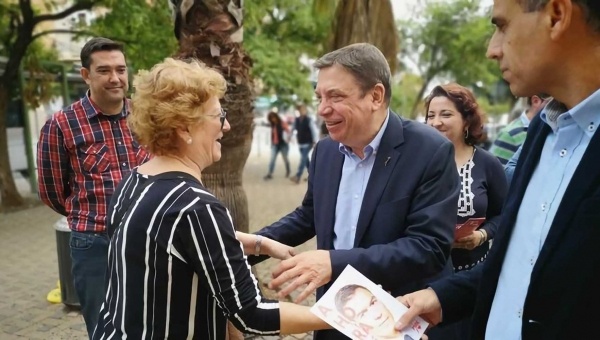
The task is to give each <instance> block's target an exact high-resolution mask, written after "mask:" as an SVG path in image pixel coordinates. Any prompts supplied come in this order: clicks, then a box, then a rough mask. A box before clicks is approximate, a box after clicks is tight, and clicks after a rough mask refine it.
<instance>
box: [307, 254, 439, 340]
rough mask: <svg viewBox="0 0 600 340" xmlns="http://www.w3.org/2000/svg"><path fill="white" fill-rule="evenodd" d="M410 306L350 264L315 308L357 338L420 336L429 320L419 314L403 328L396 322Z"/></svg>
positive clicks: (377, 339) (407, 339)
mask: <svg viewBox="0 0 600 340" xmlns="http://www.w3.org/2000/svg"><path fill="white" fill-rule="evenodd" d="M407 310H408V309H407V308H406V307H405V306H404V305H403V304H402V303H400V302H399V301H398V300H396V299H395V298H394V297H393V296H391V295H390V294H388V293H387V292H386V291H385V290H383V289H382V288H381V287H380V286H378V285H377V284H375V283H373V282H372V281H371V280H369V279H368V278H366V277H365V276H364V275H362V274H361V273H360V272H359V271H357V270H356V269H355V268H354V267H352V266H350V265H348V266H346V268H345V269H344V271H342V273H341V274H340V276H339V277H338V278H337V280H335V282H334V283H333V284H332V286H331V288H329V290H327V292H326V293H325V295H323V297H321V299H319V301H317V303H316V304H315V305H314V306H313V307H312V308H311V312H312V313H314V314H315V315H317V316H318V317H320V318H321V319H323V320H324V321H326V322H327V323H328V324H330V325H331V326H332V327H334V328H336V329H337V330H339V331H340V332H342V333H344V334H345V335H347V336H348V337H350V338H351V339H354V340H383V339H400V340H417V339H420V338H421V336H422V335H423V333H424V332H425V329H427V326H429V324H428V323H427V322H426V321H425V320H423V319H421V318H419V317H417V318H416V319H415V320H413V321H412V322H411V324H410V325H408V326H407V327H406V328H404V329H403V330H402V331H397V330H396V329H395V328H394V324H395V323H396V321H397V320H398V319H400V317H401V316H402V315H404V313H406V312H407Z"/></svg>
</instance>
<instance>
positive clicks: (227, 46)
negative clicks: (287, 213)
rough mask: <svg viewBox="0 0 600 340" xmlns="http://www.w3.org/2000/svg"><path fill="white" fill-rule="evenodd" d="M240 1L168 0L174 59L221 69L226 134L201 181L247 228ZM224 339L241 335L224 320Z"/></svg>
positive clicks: (247, 121)
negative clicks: (176, 48) (175, 47)
mask: <svg viewBox="0 0 600 340" xmlns="http://www.w3.org/2000/svg"><path fill="white" fill-rule="evenodd" d="M242 2H243V0H169V6H170V7H171V9H172V11H173V18H174V20H175V36H176V37H177V39H178V40H179V51H177V53H176V54H175V57H176V58H181V59H185V58H195V59H198V60H200V61H202V62H203V63H204V64H206V65H207V66H210V67H212V68H214V69H217V70H219V71H221V74H223V75H224V76H225V79H226V80H227V83H228V85H227V92H226V93H225V97H224V98H223V99H222V100H221V106H223V108H224V109H225V111H227V120H228V121H229V123H230V124H231V132H230V133H227V134H225V136H224V137H223V139H222V140H221V147H222V150H223V153H222V156H221V160H220V161H219V162H217V163H215V164H214V165H212V166H210V167H208V168H207V169H205V170H204V171H203V173H202V181H203V182H204V184H206V186H207V187H208V188H209V189H210V190H211V191H212V192H213V193H214V194H215V195H216V196H217V197H218V198H219V200H221V202H223V204H225V206H226V207H227V208H228V209H229V210H230V212H231V215H232V219H233V225H234V226H235V227H236V229H237V230H240V231H243V232H248V231H249V216H248V199H247V197H246V192H245V191H244V188H243V186H242V174H243V171H244V165H246V160H247V159H248V155H249V154H250V148H251V146H252V131H253V126H252V124H253V114H252V107H253V102H252V98H253V94H252V90H251V81H250V77H249V70H250V67H251V66H252V60H251V59H250V57H249V56H248V54H247V53H246V52H245V51H244V49H243V48H242V40H243V30H242V27H243V26H242V24H243V7H242ZM227 329H228V333H229V339H230V340H242V339H243V338H244V337H243V335H242V333H241V332H239V331H238V330H237V329H235V327H234V326H233V324H232V323H231V322H228V327H227Z"/></svg>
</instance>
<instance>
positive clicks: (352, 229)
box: [333, 112, 390, 249]
mask: <svg viewBox="0 0 600 340" xmlns="http://www.w3.org/2000/svg"><path fill="white" fill-rule="evenodd" d="M389 115H390V114H389V112H388V114H387V116H386V118H385V121H384V123H383V126H382V127H381V130H379V132H378V133H377V135H376V136H375V138H374V139H373V140H372V141H371V142H370V143H369V144H368V145H367V146H366V147H365V148H364V158H362V159H361V158H360V157H358V156H357V155H356V154H355V153H354V152H352V150H351V149H350V148H348V147H347V146H345V145H344V144H342V143H340V152H341V153H342V154H343V155H344V165H343V167H342V178H341V180H340V188H339V192H338V195H337V203H336V206H335V224H334V227H333V231H334V236H333V246H334V248H335V249H352V248H354V236H355V235H356V223H357V222H358V214H359V213H360V207H361V206H362V202H363V197H364V196H365V190H366V189H367V183H368V182H369V178H370V177H371V171H372V170H373V164H374V163H375V155H376V154H377V149H378V148H379V143H380V142H381V137H383V132H384V131H385V129H386V128H387V125H388V120H389V119H390V116H389ZM348 227H349V228H348ZM348 229H349V230H348Z"/></svg>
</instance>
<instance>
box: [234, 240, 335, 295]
mask: <svg viewBox="0 0 600 340" xmlns="http://www.w3.org/2000/svg"><path fill="white" fill-rule="evenodd" d="M236 237H237V238H238V240H239V241H240V242H242V245H243V246H244V253H245V254H246V255H249V254H254V255H257V250H259V254H260V255H268V256H270V257H272V258H275V259H278V260H281V262H280V263H279V264H278V265H277V267H275V269H274V270H273V274H272V276H273V280H272V281H271V282H270V283H269V288H270V289H277V288H279V287H281V286H282V285H283V284H285V283H286V282H290V281H291V283H290V284H289V285H287V286H286V287H284V288H283V289H282V290H281V291H279V293H278V296H279V298H280V299H282V298H284V297H286V296H288V295H289V294H290V293H292V292H293V291H295V290H296V289H298V288H300V287H301V286H303V285H306V287H305V288H304V290H303V291H302V292H301V293H300V294H299V295H298V296H297V297H296V298H295V299H294V303H301V302H302V301H304V300H306V298H308V297H309V296H310V294H312V293H313V292H314V291H316V290H317V288H319V287H321V286H323V285H325V284H327V283H328V282H329V281H330V280H331V276H332V274H331V258H330V257H329V252H328V251H326V250H310V251H306V252H303V253H301V254H296V253H295V252H294V248H292V247H289V246H287V245H285V244H283V243H280V242H277V241H274V240H271V239H269V238H266V237H262V238H261V240H260V246H256V244H257V235H252V234H245V233H241V232H236Z"/></svg>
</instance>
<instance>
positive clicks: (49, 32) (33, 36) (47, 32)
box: [31, 29, 91, 41]
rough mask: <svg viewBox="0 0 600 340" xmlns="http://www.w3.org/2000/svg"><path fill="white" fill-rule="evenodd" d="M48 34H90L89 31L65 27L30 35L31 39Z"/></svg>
mask: <svg viewBox="0 0 600 340" xmlns="http://www.w3.org/2000/svg"><path fill="white" fill-rule="evenodd" d="M48 34H84V35H91V34H90V33H89V32H86V31H73V30H67V29H62V30H61V29H57V30H47V31H43V32H40V33H37V34H34V35H32V36H31V41H33V40H35V39H37V38H40V37H43V36H45V35H48Z"/></svg>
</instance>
